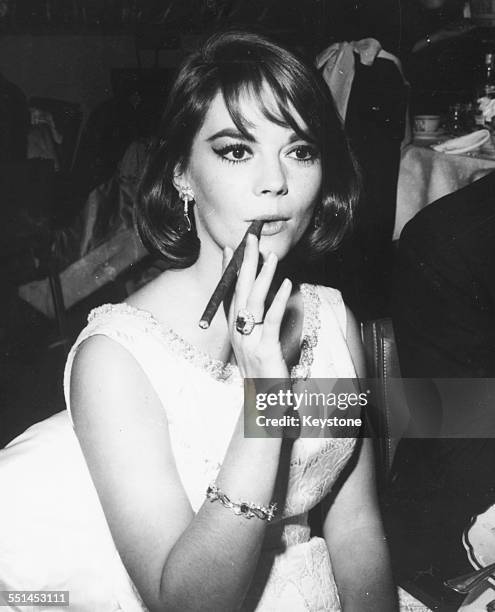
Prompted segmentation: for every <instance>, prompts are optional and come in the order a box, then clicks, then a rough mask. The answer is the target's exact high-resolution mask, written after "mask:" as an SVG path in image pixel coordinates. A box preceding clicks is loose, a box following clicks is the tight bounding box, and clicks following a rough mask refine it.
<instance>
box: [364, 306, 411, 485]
mask: <svg viewBox="0 0 495 612" xmlns="http://www.w3.org/2000/svg"><path fill="white" fill-rule="evenodd" d="M361 332H362V340H363V345H364V352H365V359H366V368H367V372H368V376H369V377H370V379H371V387H370V390H371V398H370V400H371V401H370V408H369V412H368V417H369V421H370V425H371V428H372V430H373V433H374V434H375V441H376V451H377V474H378V480H379V482H385V481H386V480H387V478H388V475H389V473H390V469H391V467H392V462H393V458H394V453H395V450H396V447H397V443H398V442H399V439H400V438H401V436H402V435H403V433H404V431H405V429H406V428H407V425H408V423H409V411H408V407H407V402H406V396H405V393H404V388H403V386H402V383H401V381H400V378H401V372H400V364H399V356H398V353H397V346H396V342H395V336H394V328H393V325H392V320H391V319H390V318H383V319H374V320H371V321H366V322H364V323H363V324H362V326H361Z"/></svg>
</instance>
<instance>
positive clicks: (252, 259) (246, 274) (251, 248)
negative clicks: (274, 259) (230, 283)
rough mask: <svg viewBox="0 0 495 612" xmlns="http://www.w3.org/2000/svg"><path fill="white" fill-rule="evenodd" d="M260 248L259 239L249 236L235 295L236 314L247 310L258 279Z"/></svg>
mask: <svg viewBox="0 0 495 612" xmlns="http://www.w3.org/2000/svg"><path fill="white" fill-rule="evenodd" d="M258 259H259V248H258V239H257V238H256V236H254V235H253V234H249V236H248V237H247V241H246V248H245V249H244V257H243V260H242V264H241V268H240V270H239V276H238V277H237V283H236V287H235V294H234V305H235V309H236V312H237V311H238V310H240V309H241V308H246V303H247V300H248V297H249V294H250V293H251V287H252V286H253V283H254V279H255V278H256V269H257V267H258ZM253 314H254V313H253Z"/></svg>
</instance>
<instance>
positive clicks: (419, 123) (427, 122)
mask: <svg viewBox="0 0 495 612" xmlns="http://www.w3.org/2000/svg"><path fill="white" fill-rule="evenodd" d="M413 126H414V133H415V134H433V133H434V132H436V131H437V130H438V128H439V127H440V115H415V116H414V121H413Z"/></svg>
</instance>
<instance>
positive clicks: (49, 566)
mask: <svg viewBox="0 0 495 612" xmlns="http://www.w3.org/2000/svg"><path fill="white" fill-rule="evenodd" d="M356 182H357V181H356V170H355V166H354V163H353V161H352V158H351V156H350V154H349V151H348V147H347V142H346V139H345V136H344V134H343V131H342V127H341V124H340V122H339V120H338V118H337V115H336V112H335V110H334V107H333V104H332V101H331V98H330V96H329V94H328V92H327V90H326V88H325V85H324V84H323V83H322V82H321V81H320V80H319V78H318V77H317V76H315V73H314V72H313V71H312V69H310V68H308V67H307V66H305V65H304V64H303V63H302V62H301V61H300V60H298V59H297V58H296V57H295V56H293V55H292V54H291V53H289V52H288V51H286V50H284V49H282V48H280V47H278V46H277V45H275V44H273V43H271V42H269V41H268V40H266V39H264V38H262V37H259V36H257V35H252V34H246V33H240V32H234V33H225V34H221V35H218V36H215V37H213V38H211V39H210V40H209V41H208V42H207V43H206V44H205V45H204V47H203V48H202V49H201V50H199V51H198V52H197V53H195V54H193V55H192V56H191V58H189V59H188V60H187V61H186V63H185V64H184V66H183V67H182V69H181V71H180V73H179V76H178V78H177V81H176V83H175V85H174V88H173V90H172V92H171V95H170V100H169V104H168V107H167V109H166V111H165V114H164V117H163V121H162V126H161V128H160V132H159V134H158V136H157V138H156V141H155V144H154V146H153V148H152V151H151V153H150V156H149V161H148V164H147V168H146V170H145V173H144V177H143V179H142V183H141V188H140V194H139V198H138V200H139V201H138V212H137V215H138V227H139V231H140V234H141V237H142V239H143V242H144V243H145V245H146V246H147V247H148V248H149V249H150V250H151V251H152V252H154V253H155V254H158V255H160V256H161V257H162V258H163V259H165V260H166V261H167V262H168V264H169V269H168V270H166V271H165V272H164V273H163V274H162V275H161V276H160V277H158V278H157V279H155V280H153V281H152V282H150V283H149V284H148V285H146V286H145V287H144V288H143V289H141V290H139V291H138V292H137V293H135V294H134V295H132V296H131V297H129V299H128V300H127V302H126V303H124V304H118V305H105V306H102V307H100V308H99V309H96V310H95V311H93V312H92V313H91V315H90V317H89V324H88V326H87V327H86V328H85V329H84V330H83V332H82V333H81V335H80V336H79V338H78V340H77V342H76V344H75V345H74V347H73V349H72V351H71V353H70V355H69V359H68V362H67V366H66V372H65V392H66V400H67V408H68V413H69V414H70V415H71V422H72V424H73V426H74V430H75V434H76V435H77V438H78V440H79V444H80V447H79V446H78V445H77V442H76V437H75V436H74V432H73V431H72V429H71V426H70V423H69V419H67V413H65V412H64V413H60V414H58V415H55V416H54V417H52V418H51V419H49V420H47V421H45V422H43V423H41V424H38V425H35V426H33V427H32V428H30V430H28V431H27V432H26V433H25V434H23V436H21V437H20V438H18V439H17V440H16V441H14V442H13V443H12V444H11V445H10V446H9V447H8V448H7V449H6V450H5V451H3V453H4V456H3V458H2V463H3V467H4V468H5V469H2V470H0V481H1V483H2V486H3V490H4V491H5V490H7V491H13V490H15V491H16V494H15V497H14V498H13V504H12V505H10V506H9V508H4V509H2V514H3V516H2V519H3V520H2V521H1V525H2V528H3V531H5V532H6V533H5V534H4V533H2V534H0V538H1V541H2V552H1V553H0V557H1V558H0V580H1V581H3V586H2V588H4V589H5V588H9V589H12V588H17V589H19V588H29V589H33V588H35V589H40V588H50V589H64V588H65V589H66V590H70V598H71V605H72V606H75V607H76V609H78V610H79V609H80V610H117V609H122V610H139V609H143V608H145V607H146V608H147V609H150V610H167V611H168V610H181V611H183V610H214V611H220V610H222V611H223V610H233V609H242V610H254V609H256V610H294V611H299V610H312V611H317V610H321V611H323V610H325V611H327V610H340V609H343V610H360V611H364V610H380V611H381V612H386V611H387V610H395V609H396V608H397V603H396V595H395V592H394V588H393V584H392V580H391V572H390V568H389V562H388V553H387V550H386V546H385V543H384V537H383V531H382V526H381V522H380V518H379V514H378V510H377V503H376V497H375V492H374V483H373V468H372V457H371V449H370V444H369V440H362V441H360V442H357V441H356V439H355V438H344V439H323V440H322V439H310V438H299V439H297V440H296V441H290V440H288V441H282V440H281V439H276V438H244V436H243V427H242V422H243V413H242V405H243V386H242V379H243V377H257V378H268V377H271V378H282V379H286V378H288V377H289V371H291V373H292V376H293V377H296V376H297V375H303V376H312V377H318V376H319V377H329V376H333V377H339V376H340V377H354V376H355V375H356V373H357V374H361V372H362V356H361V352H360V346H359V336H358V332H357V328H356V324H355V322H354V320H353V318H352V316H351V315H350V313H348V312H346V310H345V306H344V304H343V302H342V299H341V297H340V294H339V293H338V292H337V291H335V290H333V289H330V288H324V287H315V286H309V285H304V284H302V285H300V286H299V285H297V284H296V283H294V284H292V283H291V281H290V280H288V279H283V275H282V274H281V273H280V270H278V268H280V266H278V265H277V264H278V261H279V260H282V259H284V258H285V259H287V255H288V254H289V252H291V253H292V254H295V255H298V256H299V257H302V256H313V257H314V256H316V255H318V254H319V253H321V252H323V251H325V250H328V249H331V248H334V247H335V246H336V245H337V244H338V242H339V240H340V239H341V237H342V235H343V233H344V231H345V229H346V227H347V226H348V224H349V221H350V218H351V214H352V207H353V204H354V201H355V199H356V196H357V189H356ZM255 219H262V220H264V221H265V224H264V226H263V231H262V234H261V237H260V239H259V240H257V239H256V238H255V237H252V238H250V239H249V240H248V243H247V246H246V250H245V253H244V259H243V263H242V267H241V270H240V273H239V276H238V280H237V283H236V286H235V290H234V291H233V296H232V299H231V303H230V308H228V312H227V314H225V312H224V310H223V309H220V311H219V312H218V313H217V314H216V316H215V318H214V319H213V321H212V323H211V325H210V327H209V328H208V329H207V330H203V329H200V328H199V327H198V320H199V317H200V314H201V312H202V309H203V307H204V305H205V304H206V302H207V301H208V298H209V296H210V295H211V293H212V291H213V289H214V287H215V285H216V283H217V282H218V279H219V277H220V275H221V273H222V269H223V267H224V266H225V265H226V263H227V261H228V260H229V258H230V256H231V255H232V250H233V249H234V248H235V247H236V246H237V244H238V243H239V242H240V241H241V239H242V237H243V235H244V233H245V232H246V229H247V227H248V226H249V224H250V223H251V222H252V221H253V220H255ZM260 255H261V257H262V259H263V262H264V263H263V265H262V267H261V271H260V272H259V273H257V269H258V261H259V257H260ZM243 309H244V310H247V311H248V312H249V313H250V314H251V315H252V316H253V317H254V322H255V323H257V324H256V325H253V326H251V327H250V328H248V327H246V326H245V325H244V324H243V323H242V320H240V319H239V316H238V315H239V311H242V310H243ZM81 449H82V455H81ZM83 458H84V460H85V461H84V460H83ZM41 474H43V476H41ZM20 480H22V482H23V485H22V487H19V486H18V483H19V482H20ZM337 481H338V482H337ZM16 483H17V485H16ZM334 485H335V486H334ZM16 486H17V488H15V487H16ZM32 499H36V500H37V503H38V505H37V508H36V512H35V513H34V516H35V517H36V525H35V524H34V522H33V510H32V504H31V506H30V501H31V500H32ZM229 500H232V502H233V503H230V502H229ZM240 500H254V502H248V503H246V504H244V506H242V507H241V506H240V505H239V503H238V502H240ZM319 502H324V507H326V508H328V510H327V512H326V516H325V520H324V524H323V534H324V538H312V539H310V537H309V527H308V526H307V512H308V510H310V509H311V508H312V507H314V506H315V505H316V504H317V503H319ZM275 503H276V505H277V507H278V510H277V511H276V510H275V505H274V504H275ZM14 506H15V507H14ZM242 514H244V515H246V514H247V515H249V514H250V515H253V516H252V517H251V518H250V519H249V520H246V518H247V517H246V516H242ZM273 515H274V516H273ZM272 516H273V520H271V519H272ZM7 521H9V527H7V528H5V527H6V524H7ZM13 523H14V524H15V525H20V526H22V530H21V529H19V530H16V529H15V527H13V526H12V525H13ZM16 531H17V532H18V533H17V534H16V535H15V536H14V535H12V533H14V532H16ZM19 531H20V532H21V535H19Z"/></svg>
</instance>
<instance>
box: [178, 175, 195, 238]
mask: <svg viewBox="0 0 495 612" xmlns="http://www.w3.org/2000/svg"><path fill="white" fill-rule="evenodd" d="M179 198H180V199H181V200H182V201H183V202H184V220H185V223H186V232H190V231H191V230H192V225H191V219H190V218H189V202H192V201H193V200H194V192H193V190H192V189H191V187H189V185H187V186H181V187H180V188H179Z"/></svg>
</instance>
